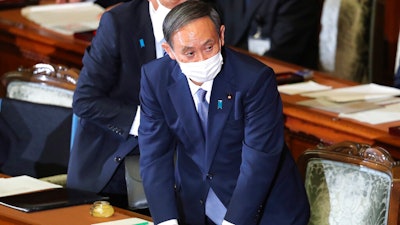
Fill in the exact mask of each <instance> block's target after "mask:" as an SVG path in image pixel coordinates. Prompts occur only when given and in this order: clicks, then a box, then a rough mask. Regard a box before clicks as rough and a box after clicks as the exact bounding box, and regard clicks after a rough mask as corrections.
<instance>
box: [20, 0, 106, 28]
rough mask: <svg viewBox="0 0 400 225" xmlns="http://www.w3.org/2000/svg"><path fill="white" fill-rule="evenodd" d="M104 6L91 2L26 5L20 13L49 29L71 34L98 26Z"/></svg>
mask: <svg viewBox="0 0 400 225" xmlns="http://www.w3.org/2000/svg"><path fill="white" fill-rule="evenodd" d="M103 12H104V8H102V7H101V6H99V5H98V4H95V3H93V2H77V3H66V4H48V5H37V6H27V7H24V8H22V9H21V14H22V16H24V17H25V18H27V19H28V20H31V21H33V22H35V23H37V24H39V25H41V26H42V27H45V28H47V29H49V30H52V31H55V32H58V33H62V34H66V35H73V34H75V33H80V32H87V31H94V30H96V29H97V28H98V26H99V22H100V20H99V19H100V15H101V14H102V13H103Z"/></svg>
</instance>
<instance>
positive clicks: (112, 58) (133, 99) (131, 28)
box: [67, 0, 184, 207]
mask: <svg viewBox="0 0 400 225" xmlns="http://www.w3.org/2000/svg"><path fill="white" fill-rule="evenodd" d="M183 1H184V0H150V1H146V0H136V1H131V2H128V3H124V4H121V5H119V6H118V7H115V8H113V9H112V10H110V11H107V12H105V13H104V14H103V15H102V17H101V21H100V26H99V28H98V30H97V33H96V36H95V37H94V38H93V41H92V43H91V46H90V47H89V48H88V49H87V50H86V52H85V54H84V57H83V68H82V70H81V73H80V76H79V80H78V83H77V87H76V90H75V93H74V98H73V111H74V113H75V114H76V115H78V116H79V117H80V121H79V124H78V126H77V130H76V135H75V139H74V142H73V147H72V149H71V155H70V162H69V166H68V180H67V186H68V187H70V188H77V189H83V190H88V191H93V192H96V193H100V194H103V195H107V196H110V197H111V203H112V204H114V205H117V206H121V207H124V206H126V205H127V194H126V193H127V190H126V182H125V174H124V158H125V156H127V155H129V154H139V150H138V141H137V137H136V136H135V135H137V129H136V131H135V127H136V125H134V121H136V122H138V119H137V118H136V119H135V117H136V111H137V108H138V105H139V86H140V84H139V83H140V67H141V66H142V64H144V63H146V62H149V61H150V60H152V59H155V58H156V57H160V56H162V55H163V52H162V48H161V41H162V39H163V35H162V29H161V26H162V21H163V20H164V18H165V16H166V14H167V13H168V12H169V9H168V7H169V8H172V7H174V6H175V5H177V4H179V3H181V2H183ZM163 4H165V6H164V5H163ZM136 122H135V123H136Z"/></svg>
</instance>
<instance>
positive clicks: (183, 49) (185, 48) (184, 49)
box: [182, 46, 193, 53]
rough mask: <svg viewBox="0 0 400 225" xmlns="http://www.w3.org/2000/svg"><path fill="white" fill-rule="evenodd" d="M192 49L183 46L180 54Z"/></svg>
mask: <svg viewBox="0 0 400 225" xmlns="http://www.w3.org/2000/svg"><path fill="white" fill-rule="evenodd" d="M192 49H193V47H190V46H185V47H183V48H182V52H183V53H184V52H187V51H190V50H192Z"/></svg>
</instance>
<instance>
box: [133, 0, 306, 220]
mask: <svg viewBox="0 0 400 225" xmlns="http://www.w3.org/2000/svg"><path fill="white" fill-rule="evenodd" d="M163 31H164V37H165V40H166V42H167V43H164V44H163V47H164V49H165V50H166V52H167V53H168V55H169V56H165V57H163V58H161V59H158V60H156V61H153V62H150V63H148V64H146V65H144V66H143V67H142V78H141V93H140V100H141V120H140V126H139V145H140V154H141V155H140V168H141V176H142V179H143V185H144V188H145V193H146V197H147V200H148V203H149V207H150V212H151V215H152V218H153V220H154V222H155V224H159V223H163V225H164V224H165V225H166V224H170V225H172V224H174V225H176V224H178V223H179V224H182V225H183V224H191V225H204V224H223V225H225V224H237V225H252V224H260V225H267V224H271V225H280V224H282V225H283V224H285V225H287V224H295V225H304V224H307V222H308V219H309V205H308V200H307V196H306V192H305V189H304V185H303V182H302V180H301V178H300V175H299V171H298V169H297V166H296V164H295V162H294V160H293V158H292V156H291V154H290V151H289V150H288V148H287V147H286V145H285V142H284V121H283V113H282V102H281V98H280V95H279V92H278V91H277V85H276V80H275V74H274V72H273V70H272V69H271V68H269V67H267V66H265V65H264V64H262V63H260V62H259V61H257V60H256V59H254V58H251V57H249V56H247V55H244V54H241V53H238V52H235V51H233V50H231V49H229V48H224V47H223V45H224V26H221V23H220V21H219V16H218V14H217V12H216V11H215V10H213V9H212V7H210V6H209V5H208V4H205V3H202V2H199V1H187V2H185V3H182V4H180V5H178V6H176V7H175V8H174V9H172V10H171V12H170V13H169V14H168V15H167V17H166V18H165V21H164V24H163ZM198 93H200V94H201V96H199V97H198V95H199V94H198ZM207 108H208V109H207Z"/></svg>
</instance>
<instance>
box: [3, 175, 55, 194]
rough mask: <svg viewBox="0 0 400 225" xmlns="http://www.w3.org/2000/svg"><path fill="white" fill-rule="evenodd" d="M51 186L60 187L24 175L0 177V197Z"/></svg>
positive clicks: (40, 189) (51, 187)
mask: <svg viewBox="0 0 400 225" xmlns="http://www.w3.org/2000/svg"><path fill="white" fill-rule="evenodd" d="M53 188H62V186H61V185H58V184H52V183H49V182H46V181H41V180H39V179H37V178H33V177H30V176H26V175H21V176H16V177H9V178H0V197H5V196H11V195H17V194H23V193H28V192H34V191H42V190H47V189H53Z"/></svg>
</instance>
